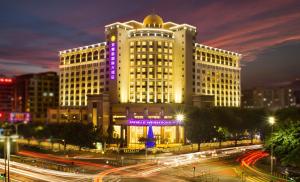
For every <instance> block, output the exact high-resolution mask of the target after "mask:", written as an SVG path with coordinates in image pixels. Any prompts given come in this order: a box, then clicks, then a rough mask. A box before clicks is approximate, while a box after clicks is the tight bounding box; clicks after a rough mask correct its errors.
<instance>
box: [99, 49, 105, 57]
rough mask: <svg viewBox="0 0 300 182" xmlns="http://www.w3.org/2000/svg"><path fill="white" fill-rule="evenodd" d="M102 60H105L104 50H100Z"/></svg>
mask: <svg viewBox="0 0 300 182" xmlns="http://www.w3.org/2000/svg"><path fill="white" fill-rule="evenodd" d="M104 58H105V50H104V49H102V50H101V51H100V59H104Z"/></svg>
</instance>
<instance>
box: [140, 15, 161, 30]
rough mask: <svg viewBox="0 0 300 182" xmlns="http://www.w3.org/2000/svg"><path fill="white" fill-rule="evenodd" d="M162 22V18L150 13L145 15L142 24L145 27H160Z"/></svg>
mask: <svg viewBox="0 0 300 182" xmlns="http://www.w3.org/2000/svg"><path fill="white" fill-rule="evenodd" d="M163 23H164V21H163V19H162V18H161V17H160V16H158V15H156V14H150V15H148V16H146V17H145V18H144V21H143V25H144V26H145V27H153V28H161V27H162V25H163Z"/></svg>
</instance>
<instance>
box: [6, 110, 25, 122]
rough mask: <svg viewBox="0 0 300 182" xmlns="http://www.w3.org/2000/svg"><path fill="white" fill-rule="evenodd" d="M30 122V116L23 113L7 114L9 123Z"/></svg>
mask: <svg viewBox="0 0 300 182" xmlns="http://www.w3.org/2000/svg"><path fill="white" fill-rule="evenodd" d="M29 121H30V114H29V113H24V112H11V113H10V114H9V122H11V123H17V122H25V123H27V122H29Z"/></svg>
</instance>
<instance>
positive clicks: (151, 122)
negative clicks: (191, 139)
mask: <svg viewBox="0 0 300 182" xmlns="http://www.w3.org/2000/svg"><path fill="white" fill-rule="evenodd" d="M127 124H128V125H130V126H174V125H182V124H183V122H181V121H178V120H166V119H128V123H127Z"/></svg>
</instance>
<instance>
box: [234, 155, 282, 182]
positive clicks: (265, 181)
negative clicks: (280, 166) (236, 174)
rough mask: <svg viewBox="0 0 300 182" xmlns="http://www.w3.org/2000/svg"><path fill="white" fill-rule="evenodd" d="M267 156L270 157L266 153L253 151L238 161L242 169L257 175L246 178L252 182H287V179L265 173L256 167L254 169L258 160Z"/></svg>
mask: <svg viewBox="0 0 300 182" xmlns="http://www.w3.org/2000/svg"><path fill="white" fill-rule="evenodd" d="M267 156H269V154H268V153H267V152H264V151H251V152H248V153H246V154H245V155H243V156H241V157H240V158H238V161H240V162H241V166H242V167H244V168H246V169H248V170H249V171H251V172H253V173H254V174H255V176H248V177H246V179H247V180H248V181H250V182H269V181H270V180H276V181H280V182H281V181H282V182H285V181H287V180H286V179H283V178H279V177H276V176H272V175H270V174H266V173H263V172H261V171H260V170H258V169H256V168H255V167H252V166H254V165H255V163H256V162H257V161H258V160H260V159H262V158H264V157H267Z"/></svg>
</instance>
